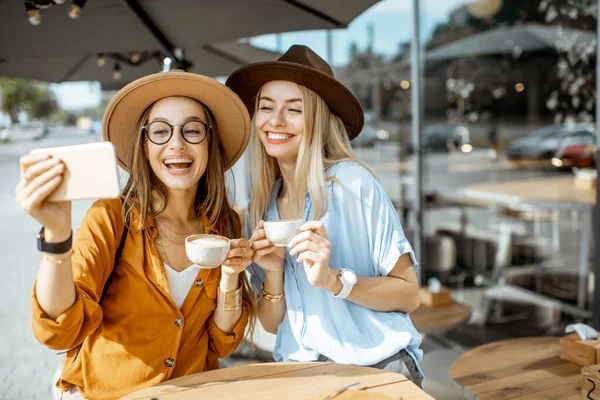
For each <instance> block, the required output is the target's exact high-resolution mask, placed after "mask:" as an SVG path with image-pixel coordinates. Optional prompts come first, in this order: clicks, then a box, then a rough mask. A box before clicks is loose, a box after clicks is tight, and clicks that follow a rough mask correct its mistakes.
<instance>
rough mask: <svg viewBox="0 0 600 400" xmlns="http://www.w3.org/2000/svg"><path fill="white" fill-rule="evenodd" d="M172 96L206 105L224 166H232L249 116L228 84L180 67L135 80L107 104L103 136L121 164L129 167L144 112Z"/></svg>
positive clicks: (244, 142) (245, 138)
mask: <svg viewBox="0 0 600 400" xmlns="http://www.w3.org/2000/svg"><path fill="white" fill-rule="evenodd" d="M172 96H182V97H189V98H191V99H194V100H197V101H199V102H200V103H202V104H204V105H205V106H206V107H208V109H209V110H210V112H211V113H212V115H213V117H214V118H215V122H216V125H217V130H218V133H219V140H220V141H221V145H222V146H223V149H224V150H225V160H224V162H225V168H226V169H229V168H231V167H232V166H233V164H235V162H236V161H237V160H238V159H239V158H240V157H241V156H242V153H244V150H246V147H247V146H248V141H249V140H250V116H249V114H248V110H247V109H246V106H245V105H244V103H243V102H242V100H240V98H239V97H238V96H237V95H236V94H235V93H234V92H233V91H232V90H231V89H229V88H228V87H227V86H225V85H223V84H221V83H219V82H217V81H215V80H214V79H211V78H209V77H206V76H203V75H198V74H192V73H189V72H184V71H181V70H174V71H169V72H160V73H157V74H153V75H148V76H145V77H143V78H140V79H137V80H135V81H133V82H131V83H130V84H128V85H127V86H125V87H124V88H122V89H121V90H119V91H118V92H117V94H116V95H115V97H113V99H112V100H111V101H110V103H109V104H108V107H106V111H105V113H104V118H103V120H102V135H103V136H104V140H107V141H110V142H111V143H112V144H113V145H114V146H115V151H116V153H117V160H118V162H119V164H120V165H121V167H123V168H124V169H125V170H127V171H130V170H131V162H132V160H133V148H134V146H135V139H136V137H137V135H138V132H136V129H137V124H138V121H139V119H140V118H141V116H142V114H143V113H144V111H145V110H146V109H147V108H148V106H150V105H151V104H153V103H154V102H156V101H158V100H160V99H164V98H165V97H172Z"/></svg>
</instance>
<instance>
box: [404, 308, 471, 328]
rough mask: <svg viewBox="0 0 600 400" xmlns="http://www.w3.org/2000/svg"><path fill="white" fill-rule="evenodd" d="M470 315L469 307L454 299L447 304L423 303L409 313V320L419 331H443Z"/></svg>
mask: <svg viewBox="0 0 600 400" xmlns="http://www.w3.org/2000/svg"><path fill="white" fill-rule="evenodd" d="M470 316H471V307H470V306H468V305H467V304H462V303H458V302H456V301H454V300H452V302H451V303H450V304H448V305H444V306H437V307H428V306H425V305H423V304H421V306H419V308H417V309H416V310H415V311H413V312H412V313H410V320H411V321H412V323H413V325H414V326H415V328H416V329H417V331H419V332H420V333H430V332H439V331H444V330H447V329H449V328H452V327H453V326H456V325H458V324H460V323H462V322H464V321H465V320H467V319H468V318H469V317H470Z"/></svg>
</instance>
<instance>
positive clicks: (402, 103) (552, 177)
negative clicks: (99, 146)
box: [0, 0, 598, 399]
mask: <svg viewBox="0 0 600 400" xmlns="http://www.w3.org/2000/svg"><path fill="white" fill-rule="evenodd" d="M61 3H63V1H56V0H55V1H25V2H21V1H11V2H10V3H9V1H7V0H4V1H0V90H1V97H0V98H1V110H2V112H1V113H0V182H1V184H2V189H3V190H2V191H1V192H0V205H1V206H0V220H1V221H2V222H3V224H2V229H1V230H0V239H1V242H0V243H1V244H0V248H1V249H2V251H1V252H0V254H1V255H0V259H1V260H2V263H1V265H2V268H3V273H4V276H5V278H4V279H3V283H0V288H1V290H0V293H2V296H3V297H4V298H3V299H2V301H0V321H1V325H2V326H3V327H4V329H3V330H2V339H3V340H4V342H5V343H6V344H5V346H3V347H2V349H0V361H2V362H0V372H1V373H0V376H1V377H2V378H0V398H12V397H11V396H14V394H15V393H19V396H18V398H20V399H25V398H30V399H38V398H39V399H42V398H47V397H48V394H49V391H50V386H51V383H52V382H51V381H52V374H53V373H54V370H55V368H56V365H57V363H58V357H57V356H56V355H55V354H54V353H53V352H51V351H50V350H47V349H44V348H43V347H42V346H41V345H39V344H37V342H35V339H33V337H32V335H31V332H30V327H29V316H30V315H29V313H30V311H29V303H28V302H29V294H30V290H31V286H32V283H33V279H34V277H35V272H36V263H37V254H36V251H35V247H34V246H35V245H34V242H35V235H36V233H37V229H38V228H37V226H36V224H35V223H34V222H33V221H31V220H30V219H28V218H26V216H24V215H23V214H22V213H21V212H20V211H19V210H18V207H17V206H16V204H15V201H14V186H15V185H16V182H17V180H18V157H19V156H20V155H22V154H24V153H26V152H28V151H30V150H32V149H34V148H36V147H52V146H59V145H69V144H77V143H87V142H93V141H100V140H102V138H101V130H102V126H101V119H102V115H103V112H104V108H105V107H106V104H107V103H108V101H109V100H110V99H111V97H112V96H113V95H114V93H115V91H116V90H118V89H119V88H120V87H122V86H123V85H125V84H127V83H128V82H130V81H131V80H133V79H135V78H137V77H139V76H142V75H145V74H148V73H153V72H158V71H161V70H168V69H170V68H183V69H187V70H190V71H193V72H199V73H204V74H207V75H210V76H213V77H215V78H217V79H219V80H220V81H221V82H224V80H225V79H226V77H227V75H228V74H229V73H230V72H232V71H233V70H234V69H235V68H237V67H238V66H241V65H244V64H246V63H249V62H255V61H261V60H274V59H276V58H277V57H278V56H279V55H280V54H281V53H282V52H284V51H285V50H286V49H287V48H288V47H289V46H290V45H292V44H295V43H300V44H305V45H308V46H310V47H311V48H313V49H314V50H315V51H316V52H317V53H319V54H320V55H321V56H322V57H323V58H324V59H326V60H327V61H328V62H329V63H330V64H331V65H332V66H333V67H334V70H335V75H336V77H337V78H338V79H339V80H340V81H342V82H343V83H344V84H345V85H346V86H347V87H348V88H350V89H351V90H352V92H353V93H354V94H355V95H356V96H357V98H358V99H359V101H360V102H361V104H362V106H363V108H364V110H365V127H364V130H363V132H362V133H361V135H360V136H359V137H358V138H357V139H355V140H354V141H353V142H352V146H353V149H354V151H355V154H356V155H357V157H358V158H359V159H361V160H362V161H364V162H366V163H368V164H369V165H370V166H371V167H373V168H374V170H375V171H376V172H377V175H378V178H379V180H380V181H381V183H382V184H383V186H384V188H385V190H386V192H387V194H388V196H389V197H390V198H391V200H392V202H393V204H394V206H395V207H396V209H397V211H398V215H399V216H400V218H401V221H402V223H403V227H404V229H405V232H406V234H407V236H408V238H409V239H410V241H411V243H413V245H414V246H415V247H416V249H417V251H418V253H419V259H420V262H421V266H422V276H421V282H422V285H423V286H426V285H427V282H428V281H429V279H431V278H436V279H438V280H439V281H440V282H441V284H442V285H443V286H446V287H448V288H449V289H450V290H451V292H452V296H453V299H454V300H453V302H454V303H455V304H457V305H460V307H461V308H460V309H458V310H455V309H453V310H452V311H449V312H448V313H445V314H444V315H443V316H441V317H440V316H439V315H438V316H435V318H432V317H430V316H428V314H427V313H428V310H427V309H426V308H424V309H423V307H421V308H422V309H423V310H421V309H420V310H419V311H420V312H421V314H420V315H419V316H415V318H414V319H413V320H414V321H415V325H416V326H417V328H418V329H419V330H420V331H422V332H423V333H424V342H423V349H424V351H425V358H424V361H423V363H422V365H423V369H424V371H425V374H426V376H427V377H428V379H427V380H426V381H425V385H426V386H425V389H426V391H427V392H428V393H430V394H432V395H434V397H435V396H439V397H436V398H440V399H453V398H457V399H458V398H462V396H460V395H459V394H457V393H458V392H456V394H455V393H454V392H453V391H452V383H451V381H450V379H449V378H448V376H447V373H448V369H449V367H450V365H451V364H452V362H453V361H454V360H455V359H456V358H457V357H458V356H460V355H461V354H462V353H464V352H465V351H466V350H468V349H470V348H473V347H476V346H478V345H481V344H484V343H488V342H491V341H494V340H499V339H505V338H513V337H521V336H534V335H561V334H563V333H564V327H565V326H566V325H567V324H569V323H572V322H587V323H590V322H591V321H592V316H593V312H592V311H593V307H592V304H593V298H594V279H595V276H594V273H593V271H594V224H593V217H594V213H593V210H594V204H595V199H596V180H597V174H596V160H595V153H596V125H595V122H596V79H597V73H596V67H597V64H596V63H597V60H596V53H597V19H598V15H597V10H598V4H597V0H537V1H535V0H445V1H443V2H441V1H436V0H414V1H412V2H411V1H407V0H383V1H364V0H363V1H350V0H348V1H346V2H343V1H326V2H316V1H302V2H295V3H300V4H301V5H303V7H301V8H300V9H298V8H297V7H295V6H292V5H290V3H294V2H289V3H288V2H282V5H275V4H274V3H273V2H268V1H256V2H254V1H248V2H247V3H243V4H242V3H241V2H240V1H235V0H228V1H224V2H209V1H201V2H198V7H197V9H196V8H195V9H194V10H193V11H194V12H191V11H190V10H187V9H184V8H183V7H184V6H183V5H181V6H179V3H181V4H184V3H185V4H186V6H185V7H195V6H192V5H191V3H189V2H178V1H174V2H166V1H164V2H151V1H131V0H129V1H116V0H115V1H112V0H111V1H106V3H105V2H100V1H99V0H90V1H88V2H87V4H86V2H85V1H84V2H81V1H79V2H78V1H74V2H72V3H71V2H66V3H65V4H61ZM217 3H218V4H219V5H220V7H219V6H217V5H216V4H217ZM250 3H253V5H252V7H250V6H249V4H250ZM319 3H321V4H319ZM23 4H25V6H23ZM161 5H163V6H165V7H163V9H161V8H160V7H161ZM118 7H121V8H118ZM178 7H179V8H178ZM286 7H287V8H286ZM319 7H321V8H320V9H319ZM242 8H244V9H245V8H248V10H247V12H246V13H240V10H241V9H242ZM294 12H297V13H299V14H298V15H299V16H298V17H297V18H296V16H295V14H293V13H294ZM277 13H280V15H281V16H283V17H281V18H283V19H282V20H279V19H278V20H277V21H279V25H277V24H274V25H273V26H269V27H268V28H265V29H263V28H262V27H263V25H270V24H263V22H265V21H266V22H270V21H275V19H274V18H277V16H278V15H279V14H277ZM235 14H244V16H245V21H244V23H242V24H240V23H237V22H235V20H234V18H236V17H235ZM69 16H70V17H71V18H69ZM73 16H75V17H76V18H72V17H73ZM190 18H191V20H190ZM237 18H238V19H239V15H238V16H237ZM302 18H305V19H304V20H303V19H302ZM169 21H170V22H169ZM173 21H176V22H173ZM213 25H214V27H213ZM259 25H260V26H261V29H262V30H261V29H258V28H257V26H259ZM111 26H112V27H113V28H112V29H111V28H110V27H111ZM140 27H141V28H140ZM226 27H232V28H231V29H230V31H231V32H229V31H228V30H229V28H226ZM138 28H139V30H140V32H138ZM209 32H210V34H209ZM215 32H216V33H215ZM138 33H139V35H138ZM136 35H137V36H136ZM181 43H183V44H185V45H183V44H181ZM136 46H137V47H136ZM247 170H248V166H247V159H246V158H245V157H244V158H242V159H241V160H240V162H238V164H236V166H235V167H234V169H233V172H232V173H231V174H230V180H231V190H232V196H233V197H234V199H235V201H236V203H237V204H238V205H239V206H240V207H244V206H245V205H246V204H247V202H248V199H249V187H248V183H247V175H246V173H247ZM90 204H91V203H90V202H85V201H81V202H76V203H75V205H74V221H75V223H76V224H78V223H79V221H80V220H81V218H83V215H84V213H85V210H86V209H87V207H89V205H90ZM596 328H597V327H596ZM257 342H258V351H256V352H252V351H251V350H250V348H249V346H243V347H242V348H241V349H240V350H239V351H238V352H236V354H234V355H233V356H232V357H230V358H229V359H227V360H224V362H223V364H224V365H233V364H236V363H243V362H255V361H269V360H270V359H271V357H270V351H271V349H272V345H273V337H272V335H269V334H266V333H264V332H259V333H258V336H257ZM34 378H35V380H34V381H35V382H43V384H40V385H39V386H36V385H31V384H26V382H32V379H34ZM15 398H17V397H15Z"/></svg>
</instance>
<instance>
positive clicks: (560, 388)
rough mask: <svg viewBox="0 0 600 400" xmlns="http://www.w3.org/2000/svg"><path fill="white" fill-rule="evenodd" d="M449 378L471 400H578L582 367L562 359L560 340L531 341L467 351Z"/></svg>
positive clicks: (500, 343) (545, 338)
mask: <svg viewBox="0 0 600 400" xmlns="http://www.w3.org/2000/svg"><path fill="white" fill-rule="evenodd" d="M448 376H449V377H450V379H452V380H453V381H454V382H455V383H456V384H457V385H458V386H459V387H460V388H461V390H462V393H463V395H464V396H465V398H468V399H513V398H514V399H519V400H539V399H579V396H580V395H581V367H580V366H579V365H575V364H571V363H569V362H567V361H563V360H561V359H560V346H559V338H557V337H529V338H518V339H509V340H502V341H499V342H493V343H488V344H485V345H483V346H479V347H476V348H474V349H472V350H470V351H467V352H466V353H464V354H463V355H462V356H460V357H459V358H457V359H456V361H455V362H454V363H453V364H452V366H451V367H450V371H449V372H448Z"/></svg>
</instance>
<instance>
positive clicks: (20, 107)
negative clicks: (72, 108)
mask: <svg viewBox="0 0 600 400" xmlns="http://www.w3.org/2000/svg"><path fill="white" fill-rule="evenodd" d="M0 86H1V87H2V111H4V112H6V113H7V114H8V115H9V116H10V118H11V120H12V122H13V123H18V122H19V118H18V116H19V112H21V111H25V112H27V114H29V116H30V117H31V118H33V119H38V118H47V117H48V116H50V114H51V113H52V112H53V111H54V110H56V109H57V108H58V105H57V103H56V99H55V98H54V96H53V95H52V93H51V92H50V91H49V90H48V88H47V87H45V86H43V85H41V84H39V83H36V82H32V81H28V80H25V79H11V78H0Z"/></svg>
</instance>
